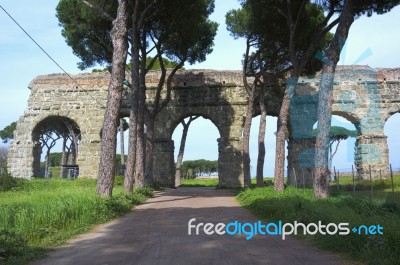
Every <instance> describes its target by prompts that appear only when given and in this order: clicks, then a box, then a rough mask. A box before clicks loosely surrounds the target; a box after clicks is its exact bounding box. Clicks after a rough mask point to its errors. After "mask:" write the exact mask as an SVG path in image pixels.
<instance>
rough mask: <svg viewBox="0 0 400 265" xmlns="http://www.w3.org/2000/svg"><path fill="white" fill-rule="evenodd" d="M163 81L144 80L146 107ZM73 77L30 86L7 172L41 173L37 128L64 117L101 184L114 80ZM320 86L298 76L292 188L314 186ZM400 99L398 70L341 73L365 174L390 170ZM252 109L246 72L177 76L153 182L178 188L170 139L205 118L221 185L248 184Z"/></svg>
mask: <svg viewBox="0 0 400 265" xmlns="http://www.w3.org/2000/svg"><path fill="white" fill-rule="evenodd" d="M159 76H160V74H159V73H158V72H150V73H149V75H148V76H147V78H146V83H147V86H148V91H147V100H148V102H152V101H153V100H154V95H155V86H156V84H157V83H158V79H159ZM73 78H74V79H75V80H76V82H77V83H78V84H79V86H78V85H77V84H76V83H75V81H73V80H71V79H70V78H69V77H67V76H66V75H63V74H51V75H45V76H38V77H37V78H35V79H34V80H32V82H31V83H30V84H29V88H30V89H31V95H30V97H29V100H28V106H27V108H26V110H25V112H24V114H23V115H22V116H21V117H20V118H19V120H18V124H17V129H16V131H15V133H14V141H13V142H12V144H11V146H10V150H9V156H8V166H9V171H10V173H11V174H12V175H13V176H15V177H20V178H27V179H29V178H31V177H33V176H34V175H35V172H37V168H38V163H39V162H40V154H41V148H40V145H39V139H38V126H39V124H43V123H46V121H50V120H52V119H54V118H57V117H63V118H68V119H69V120H71V121H73V122H74V123H76V124H77V125H78V127H79V128H80V131H81V142H80V145H79V152H78V157H77V164H78V165H79V168H80V176H81V177H90V178H97V175H98V168H99V157H100V133H101V129H102V125H103V118H104V113H105V109H104V106H106V100H107V92H108V84H109V74H108V73H91V74H79V75H74V76H73ZM318 84H319V76H318V75H317V76H315V77H312V78H306V77H304V78H300V80H299V84H298V86H297V89H296V96H295V98H294V100H293V105H291V119H290V122H291V127H292V135H293V139H290V140H289V147H288V150H289V155H288V160H289V170H288V177H289V183H290V184H293V183H294V181H295V180H294V179H295V175H297V178H296V181H297V182H299V181H304V182H306V183H311V179H312V174H311V172H312V170H310V168H312V167H313V143H314V141H315V139H312V137H311V130H312V127H313V125H314V123H315V122H316V120H317V113H316V103H317V100H318ZM82 88H83V89H82ZM128 94H129V89H128V88H126V90H125V91H124V92H123V95H124V96H123V102H122V107H121V116H125V117H127V116H128V115H129V107H130V102H129V96H128ZM399 94H400V69H372V68H369V67H366V66H357V67H339V69H338V73H337V75H336V77H335V85H334V88H333V95H334V97H333V98H334V101H333V114H334V115H339V116H342V117H344V118H346V119H348V120H349V121H350V122H352V123H353V124H354V125H355V127H356V129H357V130H358V132H359V136H358V137H357V141H356V148H355V159H356V161H355V163H356V166H357V170H358V172H359V173H360V174H361V175H362V176H363V175H364V173H363V172H366V171H365V170H366V169H367V168H368V167H369V165H371V167H372V169H373V171H374V172H378V171H379V169H386V168H387V167H388V148H387V142H386V136H385V135H384V133H383V127H384V123H385V122H386V120H387V119H388V118H389V117H390V116H391V115H393V114H394V113H397V112H399V111H400V98H399V96H398V95H399ZM163 96H164V97H165V94H164V95H163ZM93 98H95V99H96V100H94V99H93ZM266 104H267V109H268V115H271V116H277V115H278V113H279V106H280V100H279V99H276V98H275V99H268V100H267V101H266ZM246 105H247V95H246V92H245V90H244V87H243V81H242V73H241V71H214V70H194V71H181V72H178V73H177V75H176V76H175V78H174V80H173V91H172V93H171V101H170V102H169V104H168V105H167V107H166V108H164V109H163V110H162V111H161V113H160V114H159V115H158V116H157V119H156V123H155V135H154V151H153V152H154V158H155V159H154V179H155V180H157V181H158V182H160V183H163V184H168V185H173V183H174V181H173V180H174V175H175V169H174V142H173V141H172V133H173V131H174V130H175V128H176V126H177V125H178V124H179V123H180V121H182V119H184V118H186V117H188V116H190V115H201V116H203V117H204V118H206V119H210V120H211V121H212V123H213V124H214V125H215V126H216V127H217V128H218V130H219V133H220V138H219V139H218V141H216V142H215V144H216V145H218V150H219V159H218V161H219V183H220V186H222V187H238V186H243V170H242V130H243V121H244V119H243V117H244V114H245V112H246V108H247V107H246ZM50 118H51V119H50ZM216 140H217V139H216ZM253 163H255V162H253ZM298 176H301V178H299V177H298ZM303 176H304V177H303ZM368 177H369V176H368Z"/></svg>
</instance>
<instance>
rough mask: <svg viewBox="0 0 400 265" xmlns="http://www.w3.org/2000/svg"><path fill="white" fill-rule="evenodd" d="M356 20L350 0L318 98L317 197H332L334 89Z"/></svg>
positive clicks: (328, 55)
mask: <svg viewBox="0 0 400 265" xmlns="http://www.w3.org/2000/svg"><path fill="white" fill-rule="evenodd" d="M353 21H354V11H353V1H352V0H346V2H345V3H344V7H343V10H342V13H341V15H340V18H339V24H338V27H337V29H336V32H335V35H334V37H333V39H332V41H331V43H330V45H329V47H328V49H327V50H326V52H325V55H326V57H325V58H324V59H323V66H322V75H321V81H320V85H319V98H318V127H317V139H316V144H315V147H316V150H315V174H314V176H315V177H314V194H315V196H316V197H317V198H326V197H328V196H329V175H330V172H329V167H328V156H329V140H330V138H329V132H330V129H331V119H332V88H333V80H334V76H335V69H336V65H337V62H338V61H339V58H340V52H341V50H342V47H343V45H344V40H346V39H347V37H348V34H349V30H350V27H351V25H352V23H353Z"/></svg>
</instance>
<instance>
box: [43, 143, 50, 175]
mask: <svg viewBox="0 0 400 265" xmlns="http://www.w3.org/2000/svg"><path fill="white" fill-rule="evenodd" d="M49 159H50V150H49V149H47V152H46V157H45V162H44V178H45V179H47V178H49V175H50V174H49Z"/></svg>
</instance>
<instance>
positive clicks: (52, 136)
mask: <svg viewBox="0 0 400 265" xmlns="http://www.w3.org/2000/svg"><path fill="white" fill-rule="evenodd" d="M32 140H33V143H34V147H33V151H32V153H33V163H32V167H33V173H34V176H35V177H44V178H50V177H58V176H59V177H62V178H63V177H70V178H71V177H73V178H75V177H77V176H78V175H79V165H78V163H77V158H78V154H79V144H80V141H81V131H80V128H79V126H78V124H77V123H76V122H75V121H73V120H72V119H70V118H67V117H62V116H49V117H47V118H45V119H43V120H42V121H40V122H39V123H38V124H37V125H36V126H35V127H34V129H33V131H32ZM57 150H58V152H56V151H57Z"/></svg>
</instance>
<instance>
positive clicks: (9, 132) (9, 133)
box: [0, 122, 17, 143]
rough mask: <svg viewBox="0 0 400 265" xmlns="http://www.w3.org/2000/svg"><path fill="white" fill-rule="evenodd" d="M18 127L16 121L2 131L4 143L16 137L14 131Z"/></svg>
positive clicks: (1, 135) (0, 134) (1, 136)
mask: <svg viewBox="0 0 400 265" xmlns="http://www.w3.org/2000/svg"><path fill="white" fill-rule="evenodd" d="M16 127H17V123H16V122H12V123H11V124H10V125H7V126H6V127H5V128H4V129H3V130H1V131H0V138H1V139H2V140H3V143H7V142H8V141H9V140H11V139H13V138H14V131H15V128H16Z"/></svg>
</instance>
